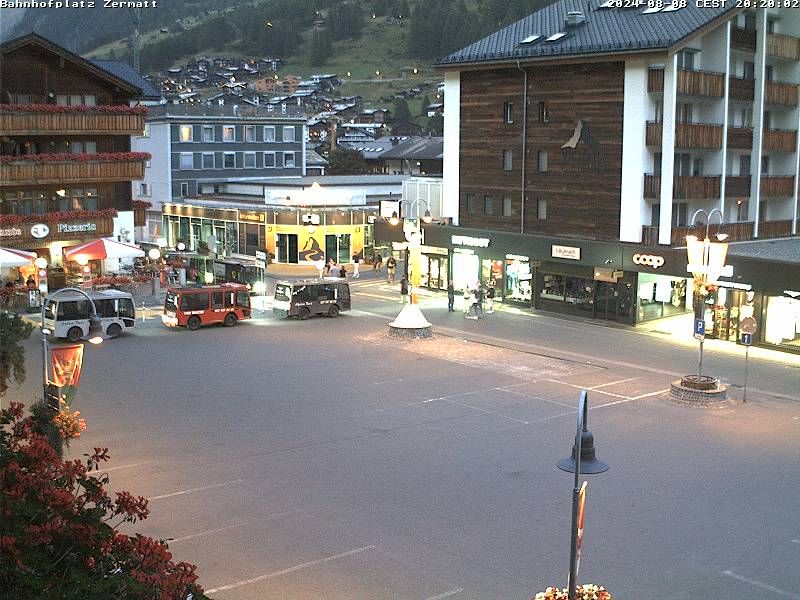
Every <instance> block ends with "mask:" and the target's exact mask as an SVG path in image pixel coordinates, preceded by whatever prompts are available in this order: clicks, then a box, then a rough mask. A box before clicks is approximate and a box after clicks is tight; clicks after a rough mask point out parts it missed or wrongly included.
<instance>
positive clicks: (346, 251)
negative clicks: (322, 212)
mask: <svg viewBox="0 0 800 600" xmlns="http://www.w3.org/2000/svg"><path fill="white" fill-rule="evenodd" d="M352 256H353V255H352V254H350V234H349V233H340V234H333V235H326V236H325V261H326V262H327V261H329V260H331V259H333V260H335V261H336V263H337V264H344V263H349V262H350V260H351V259H352Z"/></svg>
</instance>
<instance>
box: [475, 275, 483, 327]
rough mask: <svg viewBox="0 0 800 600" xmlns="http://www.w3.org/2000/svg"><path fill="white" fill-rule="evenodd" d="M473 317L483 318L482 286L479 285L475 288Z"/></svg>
mask: <svg viewBox="0 0 800 600" xmlns="http://www.w3.org/2000/svg"><path fill="white" fill-rule="evenodd" d="M475 315H476V316H477V317H478V318H479V319H482V318H483V286H481V284H480V283H479V284H478V285H477V286H475Z"/></svg>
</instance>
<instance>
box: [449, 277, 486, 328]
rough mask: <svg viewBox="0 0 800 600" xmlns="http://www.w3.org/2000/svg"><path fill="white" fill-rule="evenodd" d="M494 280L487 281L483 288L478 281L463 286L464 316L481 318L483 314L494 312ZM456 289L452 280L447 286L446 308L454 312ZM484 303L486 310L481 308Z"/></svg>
mask: <svg viewBox="0 0 800 600" xmlns="http://www.w3.org/2000/svg"><path fill="white" fill-rule="evenodd" d="M494 297H495V281H494V279H492V280H491V281H489V285H488V286H487V287H486V289H484V287H483V286H482V285H481V284H480V283H475V284H473V285H465V286H464V306H463V309H464V317H465V318H467V319H475V320H477V319H482V318H483V316H484V315H485V314H491V313H493V312H494ZM455 300H456V291H455V288H454V287H453V282H450V283H449V284H448V286H447V310H448V311H449V312H455V308H454V305H455ZM484 303H485V304H486V311H484V310H483V308H484Z"/></svg>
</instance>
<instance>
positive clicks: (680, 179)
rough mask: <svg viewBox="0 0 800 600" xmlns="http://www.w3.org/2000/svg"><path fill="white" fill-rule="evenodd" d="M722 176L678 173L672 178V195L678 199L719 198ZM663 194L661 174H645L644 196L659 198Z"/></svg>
mask: <svg viewBox="0 0 800 600" xmlns="http://www.w3.org/2000/svg"><path fill="white" fill-rule="evenodd" d="M719 190H720V177H719V176H718V175H717V176H711V177H702V176H691V175H676V176H675V177H673V178H672V197H673V198H675V199H676V200H704V199H709V198H712V199H713V198H719ZM660 195H661V176H660V175H645V176H644V197H645V198H658V197H659V196H660Z"/></svg>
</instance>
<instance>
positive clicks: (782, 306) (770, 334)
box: [764, 296, 800, 349]
mask: <svg viewBox="0 0 800 600" xmlns="http://www.w3.org/2000/svg"><path fill="white" fill-rule="evenodd" d="M765 301H766V302H765V305H766V309H765V310H764V341H765V342H767V343H768V344H775V345H776V346H786V347H791V348H795V349H800V299H799V298H791V297H789V296H769V297H767V298H765Z"/></svg>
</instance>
